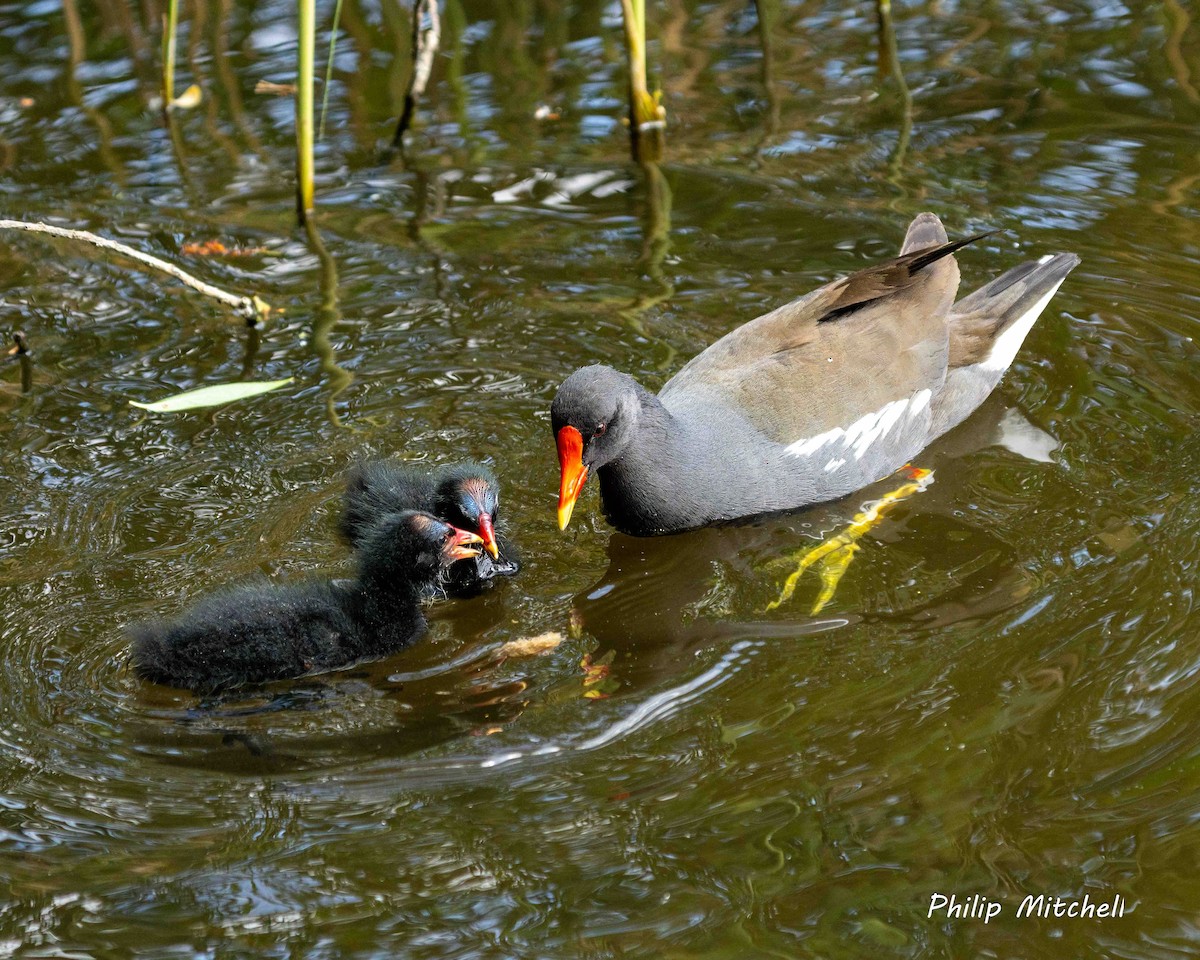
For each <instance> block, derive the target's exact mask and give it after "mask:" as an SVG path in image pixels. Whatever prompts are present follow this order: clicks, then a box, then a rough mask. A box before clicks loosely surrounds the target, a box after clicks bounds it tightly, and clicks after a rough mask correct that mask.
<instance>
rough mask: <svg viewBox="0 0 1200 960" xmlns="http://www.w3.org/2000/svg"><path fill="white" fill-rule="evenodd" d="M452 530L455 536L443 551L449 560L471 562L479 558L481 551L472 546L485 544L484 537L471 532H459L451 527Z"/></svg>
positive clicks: (456, 528)
mask: <svg viewBox="0 0 1200 960" xmlns="http://www.w3.org/2000/svg"><path fill="white" fill-rule="evenodd" d="M451 529H452V530H453V531H454V536H453V537H452V538H451V539H450V540H449V541H447V543H446V546H445V547H444V548H443V551H442V552H443V553H445V555H446V557H447V559H449V560H469V559H470V558H471V557H477V556H479V549H478V548H477V547H474V546H472V544H476V543H483V537H481V536H479V534H477V533H472V532H471V531H470V530H459V529H458V527H451Z"/></svg>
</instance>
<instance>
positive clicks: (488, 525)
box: [479, 513, 500, 560]
mask: <svg viewBox="0 0 1200 960" xmlns="http://www.w3.org/2000/svg"><path fill="white" fill-rule="evenodd" d="M479 536H480V537H481V538H482V540H483V549H484V550H486V551H487V552H488V553H489V554H491V557H492V559H493V560H499V559H500V548H499V547H498V546H497V545H496V528H495V527H494V526H493V525H492V515H491V514H490V513H481V514H480V515H479Z"/></svg>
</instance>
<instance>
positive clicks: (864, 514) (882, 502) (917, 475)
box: [767, 464, 933, 614]
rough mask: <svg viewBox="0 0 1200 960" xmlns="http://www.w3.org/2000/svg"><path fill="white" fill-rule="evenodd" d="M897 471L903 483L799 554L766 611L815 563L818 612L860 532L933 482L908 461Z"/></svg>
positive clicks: (854, 550) (843, 569) (855, 548)
mask: <svg viewBox="0 0 1200 960" xmlns="http://www.w3.org/2000/svg"><path fill="white" fill-rule="evenodd" d="M898 473H899V474H900V475H901V476H903V477H905V478H907V482H906V483H904V484H903V485H901V486H899V487H897V488H896V489H895V490H889V491H888V492H887V493H885V494H884V495H883V496H882V497H880V498H879V499H878V500H870V501H868V502H867V503H864V504H863V507H862V509H861V510H860V511H859V512H858V513H856V514H855V515H854V519H853V520H851V521H850V523H849V525H848V526H847V527H846V529H845V530H843V531H842V532H841V533H839V534H837V535H836V536H833V537H830V538H829V539H828V540H826V541H824V542H822V543H819V544H817V546H815V547H813V548H812V549H811V550H805V551H804V552H803V553H801V554H800V561H799V565H798V566H797V567H796V569H795V570H794V571H792V573H791V575H790V576H789V577H788V578H787V580H785V581H784V583H783V589H782V590H781V591H780V593H779V598H778V599H777V600H772V601H771V602H770V603H769V604H767V609H768V610H774V609H775V608H776V607H779V606H782V605H783V604H785V603H787V602H788V601H789V600H791V599H792V594H793V593H795V592H796V584H797V582H799V580H800V577H801V576H802V575H803V574H804V571H805V570H807V569H808V568H809V567H812V566H816V568H817V572H818V574H819V575H820V577H821V592H820V594H818V595H817V599H816V602H815V603H814V604H813V608H812V612H813V614H818V613H820V612H821V610H822V609H823V608H824V606H825V604H827V603H828V602H829V601H830V600H832V599H833V595H834V593H835V592H836V591H837V586H838V583H839V582H840V581H841V579H842V575H843V574H844V573H845V572H846V569H847V568H848V567H849V566H850V561H851V560H853V559H854V554H856V553H857V552H858V550H859V545H858V541H859V539H860V538H861V537H862V535H863V534H864V533H866V532H867V531H868V530H870V529H871V528H872V527H874V526H876V525H878V523H879V522H880V520H882V519H883V515H884V514H885V513H887V512H888V511H889V510H890V509H891V508H892V507H893V506H895V505H896V504H897V503H899V502H900V501H901V500H907V499H908V498H909V497H911V496H912V495H913V494H915V493H920V492H921V491H922V490H924V489H925V488H926V487H928V486H929V485H930V484H931V483H933V471H932V470H923V469H921V468H920V467H914V466H912V465H911V464H909V465H907V466H904V467H902V468H901V469H900V470H899V471H898Z"/></svg>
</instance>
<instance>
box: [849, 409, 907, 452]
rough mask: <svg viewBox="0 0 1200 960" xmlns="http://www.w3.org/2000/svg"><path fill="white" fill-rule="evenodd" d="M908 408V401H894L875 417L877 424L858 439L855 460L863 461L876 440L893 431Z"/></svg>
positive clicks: (855, 447) (855, 446)
mask: <svg viewBox="0 0 1200 960" xmlns="http://www.w3.org/2000/svg"><path fill="white" fill-rule="evenodd" d="M907 407H908V400H907V399H905V400H893V401H892V402H891V403H889V404H888V405H887V406H886V407H884V408H883V409H882V410H880V411H879V413H877V414H876V415H875V422H874V423H873V424H872V425H871V429H870V430H868V431H867V432H865V433H864V434H863V435H862V436H861V437H859V439H858V443H856V444H855V445H854V459H855V460H861V459H862V456H863V454H864V453H866V452H867V450H868V449H869V448H870V447H871V445H872V444H873V443H875V441H876V440H879V439H881V438H882V437H884V436H886V435H887V432H888V431H889V430H890V429H892V424H894V423H895V422H896V421H897V420H899V419H900V415H901V414H902V413H904V410H905V408H907Z"/></svg>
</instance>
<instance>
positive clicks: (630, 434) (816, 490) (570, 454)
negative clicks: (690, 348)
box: [550, 213, 1079, 536]
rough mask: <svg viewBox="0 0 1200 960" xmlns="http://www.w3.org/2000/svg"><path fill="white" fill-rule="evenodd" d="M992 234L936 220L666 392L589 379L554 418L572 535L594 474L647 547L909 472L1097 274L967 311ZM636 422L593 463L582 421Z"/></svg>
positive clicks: (561, 393) (1021, 287) (1024, 276)
mask: <svg viewBox="0 0 1200 960" xmlns="http://www.w3.org/2000/svg"><path fill="white" fill-rule="evenodd" d="M986 236H988V234H979V235H977V236H971V237H965V238H964V239H961V240H955V241H953V242H951V241H949V240H948V239H947V237H946V230H945V228H944V227H943V226H942V223H941V221H940V220H939V219H938V218H937V217H936V216H934V215H933V214H932V213H922V214H920V215H919V216H918V217H917V218H916V219H915V220H913V221H912V223H911V224H910V225H909V228H908V233H907V234H906V236H905V238H904V245H903V247H902V248H901V250H900V255H899V256H898V257H896V258H895V259H892V260H888V261H886V262H884V263H879V264H876V265H874V266H870V267H867V268H866V269H865V270H860V271H858V272H857V273H853V274H850V275H849V276H845V277H841V278H839V279H837V280H834V281H833V282H832V283H828V284H826V285H825V286H823V287H821V288H819V289H817V290H814V291H813V292H812V293H810V294H808V296H806V297H804V298H802V299H799V300H795V301H793V302H792V303H790V304H787V305H786V306H782V307H779V308H778V309H777V310H774V311H772V312H771V313H768V314H765V315H764V316H762V317H759V318H758V319H756V320H751V321H750V322H749V323H746V324H744V325H743V326H741V327H738V328H737V329H735V330H733V331H731V332H730V333H727V334H725V336H723V337H722V338H721V339H720V340H719V341H718V342H717V343H715V344H713V345H712V346H710V347H709V348H708V349H707V350H705V351H703V352H702V353H700V354H699V355H698V356H695V357H693V358H692V359H691V360H689V361H688V362H687V364H686V365H685V366H684V367H683V368H682V369H681V370H679V371H678V372H677V373H676V374H675V376H673V377H672V378H671V379H670V380H668V381H667V383H666V385H665V386H664V387H663V388H662V390H661V391H660V392H659V393H658V394H657V396H656V395H655V394H653V393H651V392H650V391H648V390H646V389H645V388H644V387H643V386H642V385H641V384H639V383H638V382H637V381H636V380H634V379H633V377H630V376H628V375H626V374H623V373H619V372H618V371H616V370H614V369H612V368H611V367H607V366H603V365H600V364H597V365H594V366H590V367H584V368H583V369H581V370H577V371H576V372H575V373H573V374H571V376H570V377H568V378H567V379H566V380H565V381H564V382H563V384H562V386H561V387H560V388H559V390H558V394H557V395H556V396H555V398H554V402H553V404H552V405H551V409H550V415H551V416H550V419H551V422H552V423H555V424H567V425H568V426H563V427H561V428H560V429H559V430H558V431H556V433H555V437H556V443H557V445H558V458H559V470H560V480H559V498H558V522H559V526H560V527H565V526H566V525H567V523H569V522H570V519H571V511H572V510H573V509H574V506H575V503H576V501H577V499H578V497H579V493H580V491H581V490H582V489H583V485H584V483H585V482H586V481H587V479H588V477H589V476H590V475H591V474H593V473H596V474H599V476H600V481H601V483H600V495H601V499H602V500H603V502H604V511H605V516H606V517H607V518H608V520H609V521H610V522H611V523H612V524H613V525H614V526H615V527H617V529H619V530H621V531H622V532H624V533H629V534H633V535H635V536H651V535H655V534H663V533H676V532H679V531H681V530H688V529H691V528H693V527H699V526H704V525H706V524H710V523H717V522H720V521H725V520H736V519H738V518H741V517H750V516H754V515H756V514H761V513H770V512H773V511H777V510H794V509H797V508H799V507H804V506H808V505H809V504H813V503H823V502H826V501H829V500H836V499H838V498H839V497H845V496H848V495H849V494H851V493H854V492H855V491H856V490H859V489H861V488H863V487H865V486H867V485H869V484H872V483H875V482H876V481H877V480H880V479H882V478H883V477H886V476H888V475H889V474H891V473H894V472H895V471H896V470H897V469H899V468H900V467H902V466H903V465H904V464H905V463H907V462H909V461H911V460H912V459H913V457H915V456H916V455H917V454H919V453H920V452H921V451H922V450H924V449H925V447H926V446H928V445H929V444H930V443H931V442H932V441H933V440H934V439H936V438H937V437H940V436H941V435H942V434H944V433H946V431H948V430H950V429H951V428H952V427H955V426H957V425H958V424H959V423H961V422H962V421H963V420H965V419H966V418H967V416H969V415H970V414H971V413H972V412H973V411H974V410H975V408H976V407H978V406H979V405H980V404H981V403H983V401H984V398H985V397H987V396H988V394H989V393H991V392H992V390H993V389H994V388H995V386H996V384H998V383H999V382H1000V378H1001V377H1003V376H1004V372H1005V370H1007V369H1008V366H1009V364H1011V363H1012V361H1013V358H1014V356H1015V355H1016V352H1017V350H1018V349H1020V346H1021V342H1022V341H1023V340H1024V339H1025V336H1026V334H1028V333H1029V330H1030V329H1031V328H1032V327H1033V324H1034V322H1035V321H1036V320H1037V318H1038V315H1039V314H1041V312H1042V311H1043V310H1044V309H1045V308H1046V307H1047V305H1048V304H1049V303H1050V299H1051V298H1052V297H1053V296H1054V294H1055V292H1056V291H1057V290H1058V288H1059V286H1060V285H1061V284H1062V282H1063V281H1064V280H1065V279H1066V277H1067V274H1069V273H1070V272H1071V271H1072V270H1073V269H1074V268H1075V266H1076V265H1077V264H1078V263H1079V258H1078V257H1077V256H1075V255H1074V254H1073V253H1051V254H1046V255H1045V256H1043V257H1041V258H1040V259H1035V260H1030V261H1028V262H1026V263H1022V264H1020V265H1018V266H1015V267H1013V268H1012V269H1010V270H1008V271H1007V272H1006V273H1003V274H1001V275H1000V276H998V277H996V278H995V279H993V280H992V281H991V282H990V283H987V284H985V285H984V286H982V287H980V288H979V289H978V290H976V291H974V292H973V293H970V294H969V295H967V296H966V297H963V298H962V299H960V300H959V301H958V302H957V303H955V302H953V300H954V295H955V290H956V289H957V286H958V267H957V266H956V265H955V262H954V257H953V254H954V252H955V251H956V250H958V249H960V248H961V247H964V246H966V245H967V244H969V243H973V242H974V241H976V240H981V239H983V237H986ZM936 344H941V345H942V346H941V347H940V348H935V347H934V346H932V345H936ZM830 357H842V358H844V360H845V362H839V363H836V364H831V363H829V358H830ZM598 410H608V411H610V413H609V417H607V418H606V420H600V419H599V418H598V417H593V416H592V414H593V413H594V412H596V411H598ZM626 410H628V411H631V414H632V415H631V419H630V422H628V423H623V424H622V429H621V436H620V440H619V442H618V441H617V440H616V439H615V438H614V440H613V442H612V443H604V444H601V445H600V446H601V447H603V449H602V450H592V451H589V456H588V461H589V462H588V463H586V464H585V463H584V462H583V450H582V447H583V444H582V443H580V442H579V441H580V440H581V439H582V438H581V436H580V432H579V431H578V430H576V429H574V428H571V427H570V426H569V425H570V424H572V423H578V424H583V425H585V429H586V424H588V423H592V424H595V425H596V429H595V431H594V432H593V433H592V439H594V438H596V437H599V436H602V435H603V434H604V432H605V429H606V427H607V426H608V424H607V422H606V421H607V420H611V419H612V417H613V413H612V412H613V411H619V413H618V414H617V415H620V416H623V415H624V411H626Z"/></svg>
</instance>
